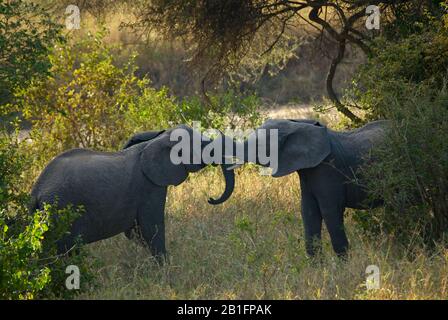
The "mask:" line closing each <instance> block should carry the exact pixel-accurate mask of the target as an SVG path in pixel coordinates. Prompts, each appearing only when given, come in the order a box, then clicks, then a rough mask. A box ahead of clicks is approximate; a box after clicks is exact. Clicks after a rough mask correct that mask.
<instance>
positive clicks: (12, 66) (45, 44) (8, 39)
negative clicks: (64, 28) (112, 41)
mask: <svg viewBox="0 0 448 320" xmlns="http://www.w3.org/2000/svg"><path fill="white" fill-rule="evenodd" d="M60 30H61V26H60V25H58V24H57V23H55V22H54V21H52V19H51V17H50V15H49V14H48V13H47V12H46V11H45V10H44V9H43V8H41V7H40V6H39V5H37V4H34V3H31V2H29V1H24V0H6V1H3V0H2V1H0V105H4V104H6V103H8V102H10V101H11V98H12V94H13V91H14V89H15V87H17V86H24V85H26V84H27V83H28V82H29V81H30V80H31V79H32V78H33V77H36V76H41V75H45V74H47V72H48V69H49V68H50V63H49V61H48V58H47V54H48V52H49V50H50V48H51V47H52V46H53V44H54V43H55V42H57V41H62V40H63V38H62V36H61V34H60Z"/></svg>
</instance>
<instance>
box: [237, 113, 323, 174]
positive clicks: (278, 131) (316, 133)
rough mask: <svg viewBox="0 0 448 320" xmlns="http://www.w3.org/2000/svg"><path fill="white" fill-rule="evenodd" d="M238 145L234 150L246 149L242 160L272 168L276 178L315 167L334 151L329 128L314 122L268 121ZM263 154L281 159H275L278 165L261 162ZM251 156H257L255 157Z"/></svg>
mask: <svg viewBox="0 0 448 320" xmlns="http://www.w3.org/2000/svg"><path fill="white" fill-rule="evenodd" d="M272 130H275V131H272ZM235 144H236V147H235V148H238V147H239V148H240V149H242V150H244V157H243V159H241V160H243V161H244V162H255V163H257V164H260V165H264V166H270V167H271V168H272V169H273V171H274V172H273V174H272V176H273V177H282V176H285V175H288V174H290V173H292V172H294V171H298V170H301V169H307V168H313V167H316V166H317V165H319V164H320V163H321V162H322V161H323V160H324V159H325V158H326V157H327V156H328V155H329V154H330V152H331V144H330V138H329V135H328V132H327V128H326V127H324V126H322V125H321V124H320V123H319V122H317V121H314V120H280V119H272V120H268V121H266V122H265V123H264V124H263V125H262V126H261V127H259V128H258V129H256V130H255V131H254V132H253V133H251V134H250V135H249V136H248V138H247V139H246V140H245V141H244V142H243V143H241V142H236V143H235ZM241 144H242V145H241ZM238 145H239V146H238ZM274 149H275V150H274ZM274 151H275V152H274ZM260 152H261V154H263V153H264V154H265V155H267V154H269V155H270V157H271V158H272V157H273V156H274V157H276V158H278V159H275V160H276V166H275V167H273V166H272V163H270V164H267V163H264V162H263V161H261V159H260ZM251 154H252V155H254V156H253V157H252V158H251V157H250V155H251Z"/></svg>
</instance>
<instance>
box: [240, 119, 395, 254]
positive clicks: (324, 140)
mask: <svg viewBox="0 0 448 320" xmlns="http://www.w3.org/2000/svg"><path fill="white" fill-rule="evenodd" d="M388 127H389V121H387V120H379V121H374V122H371V123H368V124H366V125H365V126H363V127H361V128H358V129H355V130H352V131H346V132H337V131H333V130H330V129H329V128H327V127H326V126H324V125H322V124H321V123H319V122H318V121H315V120H308V119H304V120H287V119H271V120H268V121H266V122H265V123H264V124H263V125H262V126H261V127H259V128H258V129H257V130H255V131H254V132H253V133H252V134H251V135H249V137H248V139H246V140H245V141H244V142H237V141H235V144H236V145H238V144H240V146H239V148H241V149H244V156H243V157H241V156H240V157H239V160H240V161H242V162H255V163H257V164H260V165H263V166H266V167H267V166H271V168H272V169H274V170H276V171H274V172H273V174H272V176H273V177H283V176H286V175H289V174H291V173H293V172H297V173H298V175H299V179H300V190H301V199H302V201H301V215H302V220H303V225H304V231H305V247H306V252H307V254H308V255H309V256H314V255H315V254H316V253H318V252H320V250H321V229H322V221H324V222H325V225H326V227H327V230H328V232H329V234H330V238H331V243H332V247H333V250H334V251H335V253H336V254H337V255H338V256H343V257H344V256H346V254H347V250H348V246H349V243H348V239H347V236H346V233H345V229H344V212H345V209H346V208H354V209H366V208H373V207H377V206H380V205H381V204H382V201H381V200H380V199H378V200H370V201H369V199H368V196H367V192H366V190H365V187H363V183H362V180H363V179H362V174H360V172H359V170H358V169H359V168H360V166H361V165H363V164H365V163H366V161H372V159H370V160H369V154H370V151H371V149H372V148H373V147H375V146H379V145H380V144H381V143H382V141H383V139H384V138H385V134H386V132H387V128H388ZM261 129H265V130H267V131H266V132H268V133H267V135H266V137H267V140H266V141H268V140H269V139H270V137H271V135H270V134H269V132H270V131H269V130H270V129H277V130H278V131H277V134H278V150H277V151H278V164H277V168H273V167H272V164H269V165H267V164H265V163H261V162H260V159H259V155H258V151H259V149H260V145H258V147H257V148H258V149H257V153H256V157H255V158H252V159H251V158H249V157H248V155H249V144H250V143H249V141H250V140H251V139H253V140H254V141H258V143H260V140H261V139H260V138H259V137H260V136H259V133H260V132H261V131H260V130H261ZM266 141H265V144H264V145H262V147H263V148H264V151H266V152H267V153H270V152H271V150H270V149H271V148H270V144H268V143H267V142H266ZM236 148H238V146H235V147H234V149H236ZM234 156H235V154H234Z"/></svg>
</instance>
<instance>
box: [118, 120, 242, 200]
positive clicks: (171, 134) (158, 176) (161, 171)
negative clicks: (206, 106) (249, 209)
mask: <svg viewBox="0 0 448 320" xmlns="http://www.w3.org/2000/svg"><path fill="white" fill-rule="evenodd" d="M143 142H145V143H146V145H145V147H144V148H143V149H142V150H141V152H140V165H141V168H142V171H143V174H144V175H145V176H146V177H147V178H148V179H149V180H150V181H152V182H153V183H154V184H156V185H158V186H168V185H175V186H177V185H179V184H181V183H182V182H184V181H185V180H186V179H187V177H188V174H189V173H190V172H197V171H199V170H201V169H203V168H204V167H205V166H206V165H207V164H214V165H218V164H220V165H221V168H222V172H223V175H224V178H225V181H226V187H225V191H224V193H223V194H222V195H221V197H220V198H218V199H209V203H211V204H214V205H217V204H221V203H223V202H225V201H226V200H227V199H229V198H230V196H231V195H232V192H233V189H234V186H235V174H234V171H233V169H232V168H231V167H232V165H230V164H229V165H228V164H225V161H224V158H222V159H219V161H215V162H212V163H210V162H204V161H203V159H202V150H204V148H207V146H208V145H209V144H210V143H212V140H211V139H210V138H208V137H206V136H204V135H202V134H201V133H200V132H198V131H196V130H194V129H192V128H190V127H188V126H186V125H181V126H178V127H176V128H173V129H170V130H166V131H159V132H152V131H150V132H144V133H140V134H137V135H135V136H133V137H132V138H131V139H130V140H129V141H128V142H127V143H126V145H125V147H124V148H130V147H132V146H133V145H135V144H140V143H143Z"/></svg>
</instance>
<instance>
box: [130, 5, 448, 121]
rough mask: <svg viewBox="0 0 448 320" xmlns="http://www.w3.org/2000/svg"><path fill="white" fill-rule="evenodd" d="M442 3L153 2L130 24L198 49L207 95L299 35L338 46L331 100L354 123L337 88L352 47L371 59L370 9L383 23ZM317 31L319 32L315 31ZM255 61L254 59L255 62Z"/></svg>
mask: <svg viewBox="0 0 448 320" xmlns="http://www.w3.org/2000/svg"><path fill="white" fill-rule="evenodd" d="M438 2H440V1H430V0H413V1H411V0H368V1H367V0H294V1H293V0H291V1H288V0H244V1H242V0H189V1H175V0H148V1H141V2H140V4H141V5H140V6H138V7H137V9H136V16H137V22H136V23H131V24H128V26H131V27H134V28H143V29H144V30H147V31H149V32H151V31H156V32H157V33H158V34H162V35H163V36H168V37H181V38H183V39H187V40H188V41H189V42H190V43H192V49H191V55H192V59H191V60H192V62H193V64H194V65H195V66H199V67H200V69H202V76H203V81H202V83H203V92H204V93H205V88H206V83H207V82H210V83H213V82H214V81H216V80H217V79H219V78H221V76H222V75H223V74H225V73H226V72H229V71H231V70H235V69H236V68H237V67H239V66H241V64H242V63H244V61H245V60H247V58H248V57H250V56H251V54H253V53H254V52H255V54H256V55H257V56H258V58H261V59H262V58H263V57H265V56H267V55H269V54H272V57H274V58H275V57H278V54H277V53H275V50H276V49H278V48H280V47H282V46H283V47H288V45H290V44H291V41H292V38H293V37H294V35H297V30H302V31H303V30H305V31H306V32H308V33H310V34H313V35H314V36H315V37H326V38H329V39H330V40H332V41H333V42H334V43H335V45H336V47H337V51H336V54H335V55H334V57H333V59H332V62H331V65H330V66H329V71H328V75H327V82H326V86H327V91H328V96H329V98H330V99H331V100H332V102H333V103H334V105H335V107H336V108H337V109H338V110H339V111H340V112H342V113H343V114H344V115H345V116H347V117H348V118H349V119H351V120H352V121H354V122H357V121H359V118H358V117H357V116H356V115H355V114H354V113H353V112H352V111H351V110H350V109H349V108H348V107H347V106H345V105H343V104H342V103H341V102H340V100H339V98H338V96H337V94H336V93H335V91H334V88H333V79H334V76H335V73H336V71H337V67H338V65H339V64H340V63H341V61H342V60H343V59H344V55H345V51H346V47H347V45H349V44H350V45H354V46H357V47H358V48H360V49H361V50H362V51H363V52H364V53H365V54H369V53H370V49H369V42H370V39H371V37H372V32H370V31H369V30H367V29H366V28H365V26H364V22H365V20H363V19H362V18H364V17H366V8H367V6H369V5H376V6H378V7H379V8H380V11H381V12H382V23H388V22H389V23H391V22H393V21H394V20H396V19H397V13H400V12H407V13H414V14H415V15H420V16H422V15H423V14H424V13H423V12H424V11H425V10H427V9H428V8H432V7H434V4H435V3H438ZM312 30H313V31H312ZM252 57H253V56H252Z"/></svg>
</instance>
